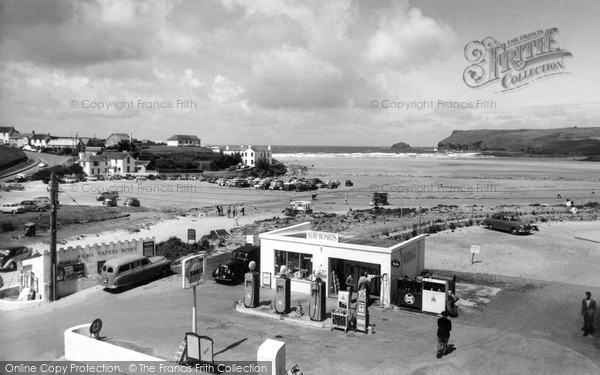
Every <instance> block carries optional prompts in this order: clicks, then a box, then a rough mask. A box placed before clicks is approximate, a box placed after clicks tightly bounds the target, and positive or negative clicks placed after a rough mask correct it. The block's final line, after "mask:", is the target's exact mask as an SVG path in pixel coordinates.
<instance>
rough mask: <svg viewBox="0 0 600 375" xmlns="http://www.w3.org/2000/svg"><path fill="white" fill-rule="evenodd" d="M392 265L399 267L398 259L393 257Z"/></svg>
mask: <svg viewBox="0 0 600 375" xmlns="http://www.w3.org/2000/svg"><path fill="white" fill-rule="evenodd" d="M392 267H394V268H399V267H400V261H399V260H398V259H393V260H392Z"/></svg>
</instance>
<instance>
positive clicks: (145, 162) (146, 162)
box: [135, 160, 150, 165]
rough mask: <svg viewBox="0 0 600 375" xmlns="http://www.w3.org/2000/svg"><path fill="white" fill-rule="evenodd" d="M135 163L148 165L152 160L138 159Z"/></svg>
mask: <svg viewBox="0 0 600 375" xmlns="http://www.w3.org/2000/svg"><path fill="white" fill-rule="evenodd" d="M135 164H136V165H148V164H150V160H136V161H135Z"/></svg>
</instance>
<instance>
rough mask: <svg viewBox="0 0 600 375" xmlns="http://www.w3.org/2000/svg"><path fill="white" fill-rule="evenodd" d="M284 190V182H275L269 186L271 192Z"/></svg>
mask: <svg viewBox="0 0 600 375" xmlns="http://www.w3.org/2000/svg"><path fill="white" fill-rule="evenodd" d="M281 189H283V181H281V180H275V181H273V182H271V183H270V184H269V190H281Z"/></svg>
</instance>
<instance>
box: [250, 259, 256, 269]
mask: <svg viewBox="0 0 600 375" xmlns="http://www.w3.org/2000/svg"><path fill="white" fill-rule="evenodd" d="M248 269H249V270H250V271H254V270H255V269H256V262H255V261H251V262H250V263H249V264H248Z"/></svg>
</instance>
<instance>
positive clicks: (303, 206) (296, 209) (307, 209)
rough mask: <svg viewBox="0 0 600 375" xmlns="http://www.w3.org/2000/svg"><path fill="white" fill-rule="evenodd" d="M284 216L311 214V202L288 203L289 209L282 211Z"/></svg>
mask: <svg viewBox="0 0 600 375" xmlns="http://www.w3.org/2000/svg"><path fill="white" fill-rule="evenodd" d="M283 213H284V214H285V215H286V216H296V215H298V214H308V215H310V214H312V213H313V209H312V202H311V201H293V202H290V205H289V207H286V208H285V209H284V210H283Z"/></svg>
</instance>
